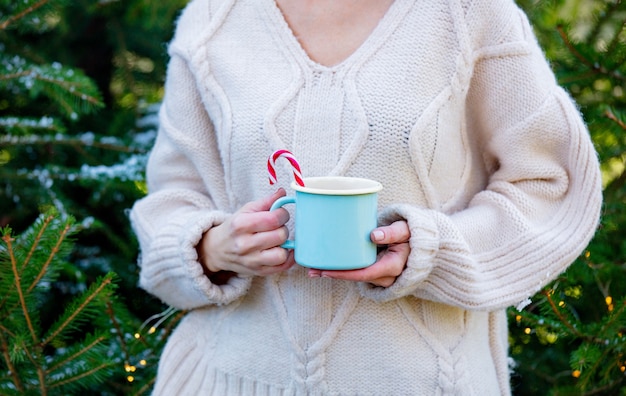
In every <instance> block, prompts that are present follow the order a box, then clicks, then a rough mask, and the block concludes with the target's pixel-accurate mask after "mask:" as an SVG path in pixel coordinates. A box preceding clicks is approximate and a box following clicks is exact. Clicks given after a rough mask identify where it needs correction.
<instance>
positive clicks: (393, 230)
mask: <svg viewBox="0 0 626 396" xmlns="http://www.w3.org/2000/svg"><path fill="white" fill-rule="evenodd" d="M410 238H411V231H410V230H409V225H408V224H407V222H406V221H404V220H400V221H396V222H395V223H392V224H391V225H388V226H383V227H378V228H375V229H374V230H372V232H371V234H370V239H371V240H372V242H374V243H376V244H378V245H390V244H394V243H404V242H408V241H409V239H410Z"/></svg>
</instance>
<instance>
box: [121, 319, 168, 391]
mask: <svg viewBox="0 0 626 396" xmlns="http://www.w3.org/2000/svg"><path fill="white" fill-rule="evenodd" d="M176 312H177V309H176V308H173V307H169V308H167V309H166V310H165V311H163V312H160V313H158V314H155V315H152V316H150V317H149V318H148V319H146V320H145V321H144V322H143V323H142V324H141V326H140V327H139V330H137V332H136V333H135V334H134V335H133V336H134V338H135V339H136V340H139V339H140V338H141V337H142V332H143V331H144V330H145V328H146V327H147V326H148V325H149V324H150V322H152V321H154V320H157V319H158V320H157V322H156V323H154V325H151V326H150V327H149V328H148V331H147V333H148V334H154V333H155V332H156V331H157V328H158V327H159V326H160V325H161V324H163V322H165V321H166V320H167V319H168V318H169V317H170V316H172V315H173V314H174V313H176ZM147 364H148V362H147V361H146V360H145V359H141V360H140V361H139V366H141V367H145V366H146V365H147ZM124 371H126V372H127V373H129V374H131V373H134V372H135V371H137V366H134V365H132V364H130V363H128V362H124ZM126 380H127V381H128V382H134V381H135V377H134V376H133V375H128V376H126Z"/></svg>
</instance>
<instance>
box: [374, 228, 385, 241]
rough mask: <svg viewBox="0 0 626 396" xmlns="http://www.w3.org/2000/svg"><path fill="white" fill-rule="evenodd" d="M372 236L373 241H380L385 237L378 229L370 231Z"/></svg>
mask: <svg viewBox="0 0 626 396" xmlns="http://www.w3.org/2000/svg"><path fill="white" fill-rule="evenodd" d="M372 236H373V237H374V240H375V241H382V240H383V239H385V233H384V232H382V231H380V230H376V231H374V232H372Z"/></svg>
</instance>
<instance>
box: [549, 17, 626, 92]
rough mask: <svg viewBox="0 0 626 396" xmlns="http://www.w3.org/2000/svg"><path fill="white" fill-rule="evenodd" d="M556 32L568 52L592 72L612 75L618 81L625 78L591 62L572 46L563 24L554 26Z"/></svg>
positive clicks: (625, 79)
mask: <svg viewBox="0 0 626 396" xmlns="http://www.w3.org/2000/svg"><path fill="white" fill-rule="evenodd" d="M556 29H557V32H558V33H559V35H560V36H561V39H562V40H563V43H564V44H565V46H566V47H567V49H568V50H569V52H570V53H571V54H572V55H573V56H574V57H575V58H576V59H578V60H579V61H580V62H581V63H582V64H583V65H585V66H587V68H588V69H589V70H590V71H591V72H593V73H594V74H602V75H606V76H609V77H612V78H614V79H616V80H619V81H626V78H625V77H624V76H622V75H621V74H619V73H618V72H616V71H611V70H608V69H606V68H605V67H604V66H602V65H600V64H598V63H595V62H592V61H591V60H589V59H587V57H585V56H584V55H583V54H582V53H581V52H580V51H578V49H577V48H576V47H575V46H574V44H573V43H572V41H571V40H570V39H569V37H568V35H567V33H566V32H565V30H564V28H563V25H558V26H557V27H556Z"/></svg>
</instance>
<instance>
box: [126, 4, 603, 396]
mask: <svg viewBox="0 0 626 396" xmlns="http://www.w3.org/2000/svg"><path fill="white" fill-rule="evenodd" d="M169 51H170V55H171V61H170V65H169V72H168V76H167V82H166V95H165V99H164V103H163V106H162V109H161V118H160V131H159V135H158V138H157V141H156V143H155V146H154V150H153V152H152V155H151V158H150V162H149V164H148V170H147V172H148V187H149V191H150V192H149V194H148V196H147V197H146V198H144V199H142V200H140V201H138V202H137V203H136V205H135V206H134V208H133V210H132V212H131V220H132V224H133V227H134V229H135V231H136V233H137V236H138V239H139V241H140V246H141V251H142V257H141V262H140V264H141V280H140V282H141V286H142V287H143V288H145V289H146V290H148V291H149V292H150V293H152V294H154V295H155V296H157V297H159V298H160V299H162V300H163V301H164V302H165V303H167V304H170V305H172V306H174V307H177V308H180V309H186V310H190V312H189V314H188V315H187V316H186V317H185V319H184V320H183V322H182V323H181V324H180V325H179V326H178V328H177V329H176V331H175V332H174V334H173V335H172V336H171V338H170V340H169V343H168V345H167V347H166V348H165V351H164V353H163V356H162V359H161V365H160V369H159V374H158V380H157V383H156V389H155V394H163V395H195V394H202V395H220V396H224V395H304V394H309V395H315V394H320V395H322V394H323V395H476V396H484V395H499V394H503V395H506V394H509V393H510V386H509V367H508V366H507V323H506V316H505V311H504V309H505V308H506V307H508V306H511V305H515V304H517V303H519V302H521V301H523V300H525V299H527V298H529V297H530V296H532V295H533V294H534V293H536V292H537V291H539V290H540V289H541V288H542V287H543V286H544V285H546V284H547V283H548V282H549V281H551V280H552V279H554V278H555V277H556V276H557V275H558V274H559V273H560V272H562V271H563V270H564V269H565V268H566V267H567V266H568V265H569V264H570V263H571V262H572V261H573V260H574V259H575V258H576V257H577V255H578V254H580V252H581V251H582V250H583V249H584V247H585V246H586V244H587V243H588V241H589V239H590V238H591V236H592V235H593V233H594V230H595V228H596V225H597V222H598V215H599V209H600V206H601V185H600V175H599V167H598V163H597V158H596V154H595V152H594V149H593V146H592V143H591V142H590V139H589V136H588V133H587V130H586V128H585V126H584V124H583V122H582V120H581V117H580V115H579V113H578V111H577V109H576V107H575V106H574V105H573V103H572V101H571V100H570V98H569V97H568V95H567V94H566V93H565V92H564V91H563V90H562V89H560V88H559V87H558V86H557V85H556V82H555V79H554V76H553V74H552V72H551V70H550V68H549V66H548V64H547V62H546V61H545V59H544V56H543V54H542V52H541V50H540V49H539V48H538V46H537V43H536V40H535V38H534V36H533V34H532V32H531V28H530V26H529V24H528V21H527V19H526V17H525V15H524V14H523V13H522V12H521V11H520V10H519V9H518V8H517V7H516V6H515V5H514V3H513V1H512V0H497V1H496V0H396V1H395V3H394V4H393V5H392V6H391V8H390V9H389V11H388V12H387V14H386V15H385V16H384V18H383V19H382V20H381V22H380V23H379V25H378V26H377V27H376V29H375V31H374V32H373V33H372V34H371V36H370V37H369V38H368V39H367V41H365V42H364V43H363V44H362V45H361V47H359V48H358V50H356V52H354V53H353V54H352V55H351V56H350V57H349V58H348V59H346V60H345V61H343V62H342V63H340V64H338V65H336V66H333V67H325V66H322V65H320V64H317V63H315V62H313V61H312V60H311V59H310V58H309V57H308V56H307V54H306V53H305V52H304V50H303V49H302V47H300V46H299V44H298V41H297V40H296V38H295V37H294V35H293V33H292V32H291V31H290V29H289V27H288V25H287V24H286V22H285V20H284V18H283V16H282V14H281V13H280V11H279V9H278V8H277V7H276V5H275V3H274V1H273V0H242V1H234V0H214V1H213V0H194V1H192V2H190V4H189V5H188V6H187V8H186V9H185V11H184V12H183V14H182V16H181V18H180V20H179V22H178V27H177V31H176V35H175V37H174V39H173V41H172V43H171V45H170V47H169ZM280 148H286V149H289V150H291V151H292V152H293V153H294V154H295V156H296V158H298V160H299V162H300V164H301V166H302V169H303V173H304V175H305V176H321V175H346V176H358V177H366V178H371V179H375V180H378V181H380V182H381V183H382V184H383V185H384V190H383V191H382V192H381V194H380V198H379V205H380V223H381V224H388V223H390V222H392V221H394V220H397V219H406V220H407V222H408V224H409V227H410V230H411V240H410V246H411V254H410V257H409V261H408V263H407V267H406V269H405V271H404V272H403V274H402V275H401V276H400V277H399V278H398V279H397V280H396V282H395V283H394V284H393V285H392V286H391V287H389V288H378V287H373V286H371V285H369V284H359V283H352V282H345V281H336V280H330V279H324V278H322V279H309V278H308V277H307V275H306V271H305V270H304V269H303V268H301V267H299V266H294V267H293V268H292V269H291V270H289V271H287V272H286V273H283V274H280V275H277V276H271V277H266V278H262V277H254V278H251V277H234V278H232V279H231V280H230V281H229V283H228V284H226V285H223V286H218V285H215V284H212V283H211V282H210V281H209V279H208V278H207V277H206V276H205V275H204V274H203V271H202V268H201V266H200V264H199V263H198V261H197V256H196V250H195V246H196V244H197V243H198V241H199V240H200V238H201V236H202V234H203V232H205V231H206V230H207V229H209V228H210V227H212V226H214V225H217V224H220V223H221V222H223V221H224V219H225V218H226V216H228V214H229V213H232V212H234V211H235V210H236V209H238V208H239V207H241V206H242V205H243V204H244V203H246V202H249V201H251V200H255V199H259V198H260V197H263V196H266V195H269V194H270V193H271V192H272V191H273V190H274V189H275V187H273V186H270V185H269V184H268V182H267V171H266V168H265V161H266V159H267V157H268V155H269V154H271V153H272V152H273V151H274V150H276V149H280ZM280 162H281V161H279V163H280ZM278 180H279V184H281V185H283V186H285V187H286V188H288V185H289V183H290V181H291V176H290V173H289V164H288V162H287V161H284V162H282V164H281V166H280V167H279V169H278ZM290 193H293V192H290Z"/></svg>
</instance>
